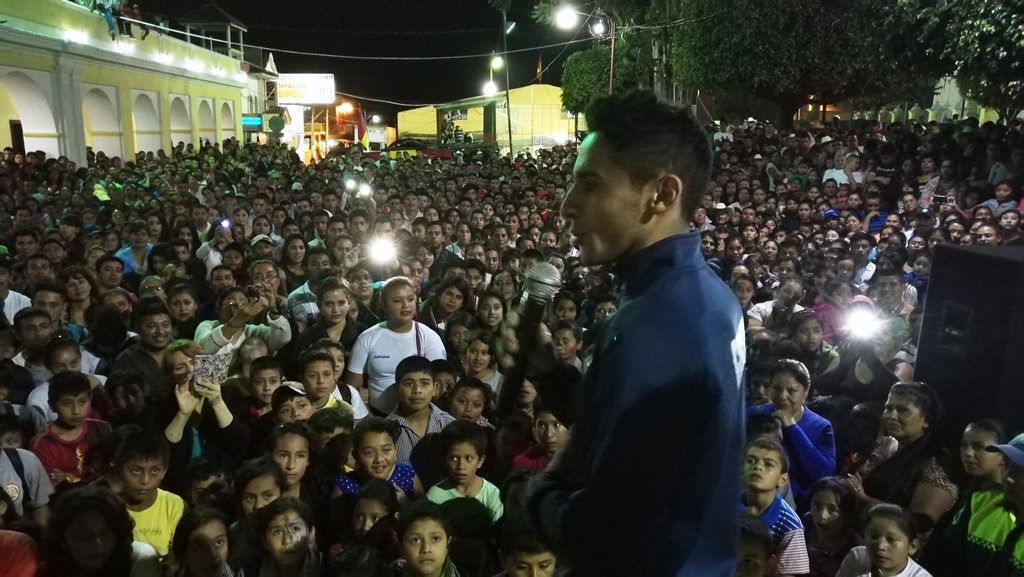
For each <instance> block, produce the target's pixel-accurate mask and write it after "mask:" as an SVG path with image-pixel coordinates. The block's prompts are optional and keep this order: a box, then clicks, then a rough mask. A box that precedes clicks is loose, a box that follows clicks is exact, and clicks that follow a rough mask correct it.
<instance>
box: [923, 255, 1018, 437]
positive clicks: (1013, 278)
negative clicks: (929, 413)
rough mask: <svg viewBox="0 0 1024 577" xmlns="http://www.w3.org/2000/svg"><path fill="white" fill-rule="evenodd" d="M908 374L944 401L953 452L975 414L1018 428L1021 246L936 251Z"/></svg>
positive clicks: (1012, 431) (945, 425)
mask: <svg viewBox="0 0 1024 577" xmlns="http://www.w3.org/2000/svg"><path fill="white" fill-rule="evenodd" d="M914 379H915V380H918V381H923V382H925V383H928V384H929V385H931V386H932V387H934V388H935V390H936V391H937V392H938V394H939V396H940V397H941V398H942V402H943V406H944V407H945V410H946V417H945V419H943V422H942V423H941V424H940V426H939V431H938V432H940V434H941V435H942V437H943V439H944V440H945V441H946V445H945V446H946V447H947V448H950V449H951V450H954V454H955V447H959V439H960V436H961V434H962V433H963V430H964V427H966V426H967V424H968V423H970V422H972V421H975V420H977V419H981V418H986V417H988V418H994V419H999V420H1001V421H1003V422H1005V423H1006V424H1007V425H1008V427H1009V432H1010V434H1011V436H1012V435H1016V434H1018V433H1021V432H1024V247H1021V248H1018V247H993V246H949V245H940V246H938V247H937V248H936V250H935V261H934V264H933V266H932V274H931V279H930V281H929V286H928V294H927V302H926V305H925V309H924V318H923V323H922V327H921V336H920V340H919V346H918V355H917V364H916V366H915V370H914ZM950 443H952V444H950Z"/></svg>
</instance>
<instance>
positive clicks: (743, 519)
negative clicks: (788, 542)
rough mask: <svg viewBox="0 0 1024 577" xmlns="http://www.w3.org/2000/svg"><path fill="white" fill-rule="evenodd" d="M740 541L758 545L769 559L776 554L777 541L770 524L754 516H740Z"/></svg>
mask: <svg viewBox="0 0 1024 577" xmlns="http://www.w3.org/2000/svg"><path fill="white" fill-rule="evenodd" d="M739 541H740V542H744V541H745V542H748V543H751V544H754V545H756V546H757V547H758V548H760V549H761V551H763V552H764V556H765V558H766V559H767V558H768V557H771V556H772V555H773V554H774V553H775V539H774V538H773V537H772V530H771V528H770V527H768V524H767V523H765V522H764V521H762V520H761V519H760V517H755V516H753V515H740V522H739Z"/></svg>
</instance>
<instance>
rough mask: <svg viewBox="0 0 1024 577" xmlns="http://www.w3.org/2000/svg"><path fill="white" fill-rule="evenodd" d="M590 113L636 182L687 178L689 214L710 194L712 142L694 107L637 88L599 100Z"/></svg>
mask: <svg viewBox="0 0 1024 577" xmlns="http://www.w3.org/2000/svg"><path fill="white" fill-rule="evenodd" d="M586 118H587V128H588V129H589V130H590V131H591V132H594V133H597V134H598V135H600V137H601V140H602V141H604V142H606V143H608V145H609V146H610V148H611V149H612V151H613V154H614V158H615V159H616V160H617V162H618V163H619V164H620V165H621V166H622V167H623V168H624V169H625V170H626V171H627V172H629V174H630V180H631V181H632V183H633V184H634V185H641V184H646V183H647V182H649V181H650V180H651V179H654V178H657V177H658V176H659V175H661V174H663V173H669V174H675V175H676V176H678V177H679V179H680V180H682V182H683V194H682V196H681V198H680V199H679V205H680V211H681V214H682V215H684V216H687V215H689V214H690V213H692V212H693V209H694V208H696V206H697V204H698V203H699V202H700V201H701V200H702V199H703V198H704V192H705V190H706V189H707V184H708V179H709V175H710V174H711V146H710V145H709V144H708V138H707V135H705V134H704V131H703V130H702V129H701V127H700V124H698V123H697V121H696V120H695V119H694V117H693V114H692V113H691V112H690V111H689V109H687V108H683V107H678V106H675V105H672V104H669V103H667V102H664V101H662V100H659V99H658V97H657V96H656V95H655V94H654V93H653V92H651V91H650V90H631V91H629V92H627V93H625V94H611V95H608V96H602V97H600V98H598V99H596V100H594V101H593V102H591V103H590V105H589V106H587V112H586Z"/></svg>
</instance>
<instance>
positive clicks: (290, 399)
mask: <svg viewBox="0 0 1024 577" xmlns="http://www.w3.org/2000/svg"><path fill="white" fill-rule="evenodd" d="M270 403H271V408H272V410H273V411H274V419H275V421H276V422H277V424H281V423H291V422H294V421H299V422H305V421H308V420H309V418H310V417H312V416H313V413H314V412H315V411H316V409H315V408H314V407H313V403H312V402H310V400H309V397H307V396H306V391H305V390H303V388H302V385H300V384H299V383H293V382H290V381H286V382H285V383H284V384H283V385H281V386H280V387H278V388H277V390H275V391H274V395H273V397H272V399H271V401H270Z"/></svg>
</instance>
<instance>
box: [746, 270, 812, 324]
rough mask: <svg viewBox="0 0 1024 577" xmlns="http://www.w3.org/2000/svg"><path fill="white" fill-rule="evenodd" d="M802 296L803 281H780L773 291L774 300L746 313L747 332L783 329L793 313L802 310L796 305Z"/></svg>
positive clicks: (756, 306) (794, 279)
mask: <svg viewBox="0 0 1024 577" xmlns="http://www.w3.org/2000/svg"><path fill="white" fill-rule="evenodd" d="M803 296H804V286H803V281H801V280H800V279H799V278H787V279H786V280H784V281H782V283H781V284H780V285H779V287H778V288H777V289H775V298H774V299H772V300H770V301H767V302H763V303H757V304H756V305H754V306H752V307H750V310H748V311H747V330H748V331H749V330H754V329H762V328H765V329H769V330H779V329H783V328H785V327H786V326H787V325H788V324H789V320H790V319H791V318H792V316H793V313H798V312H800V311H802V310H804V307H802V306H800V305H799V304H797V303H799V302H800V299H802V298H803Z"/></svg>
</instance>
